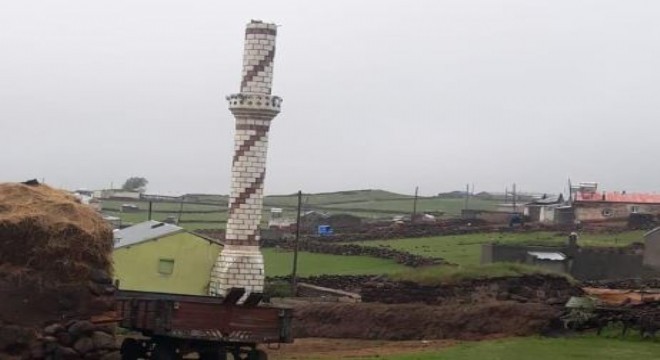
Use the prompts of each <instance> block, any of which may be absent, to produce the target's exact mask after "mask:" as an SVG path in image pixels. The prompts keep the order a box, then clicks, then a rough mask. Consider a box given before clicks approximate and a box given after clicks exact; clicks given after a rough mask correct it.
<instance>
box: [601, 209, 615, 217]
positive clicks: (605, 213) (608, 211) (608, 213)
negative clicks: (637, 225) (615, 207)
mask: <svg viewBox="0 0 660 360" xmlns="http://www.w3.org/2000/svg"><path fill="white" fill-rule="evenodd" d="M602 214H603V216H605V217H610V216H612V214H613V213H612V209H603V211H602Z"/></svg>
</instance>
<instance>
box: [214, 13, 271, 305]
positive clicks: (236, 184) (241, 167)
mask: <svg viewBox="0 0 660 360" xmlns="http://www.w3.org/2000/svg"><path fill="white" fill-rule="evenodd" d="M276 34H277V26H276V25H275V24H265V23H262V22H261V21H254V20H253V21H252V22H250V23H249V24H248V25H247V28H246V29H245V50H244V51H243V77H242V81H241V92H240V93H238V94H234V95H229V96H227V100H228V101H229V110H231V112H232V114H234V117H235V118H236V133H235V135H234V157H233V159H232V169H231V194H230V198H229V220H228V221H227V231H226V236H225V246H224V248H223V250H222V252H221V253H220V256H219V257H218V259H217V260H216V263H215V266H214V267H213V272H212V274H211V282H210V284H209V293H210V294H211V295H216V296H218V295H219V296H223V295H225V294H226V292H227V290H228V289H229V288H232V287H242V288H245V289H246V291H247V292H248V293H250V292H261V291H263V284H264V261H263V256H262V255H261V251H260V250H259V223H260V222H261V210H262V204H263V188H264V178H265V175H266V151H267V149H268V130H269V128H270V122H271V121H272V120H273V118H275V116H276V115H277V114H278V113H279V112H280V103H281V102H282V99H281V98H279V97H277V96H272V95H271V85H272V82H273V58H274V56H275V36H276Z"/></svg>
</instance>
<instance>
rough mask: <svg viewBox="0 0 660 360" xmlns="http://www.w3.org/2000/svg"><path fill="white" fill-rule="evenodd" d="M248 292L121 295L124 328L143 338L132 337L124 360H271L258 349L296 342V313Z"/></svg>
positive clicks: (125, 342)
mask: <svg viewBox="0 0 660 360" xmlns="http://www.w3.org/2000/svg"><path fill="white" fill-rule="evenodd" d="M244 295H245V290H244V289H242V288H233V289H231V290H230V291H229V293H228V294H227V296H225V297H214V296H195V295H176V294H164V293H154V292H142V291H126V290H119V291H118V292H117V293H116V299H117V313H118V316H119V326H120V327H122V328H125V329H127V330H129V331H131V332H134V333H141V335H142V336H137V337H135V336H134V337H126V338H125V339H124V340H123V342H122V345H121V355H122V359H123V360H137V359H154V360H178V359H182V358H183V356H185V355H188V354H191V353H197V354H198V355H199V359H201V360H226V359H227V355H231V358H232V359H234V360H238V359H241V360H267V359H268V356H267V354H266V353H265V352H264V351H263V350H261V349H257V345H258V344H267V345H269V346H279V344H282V343H292V342H293V337H292V335H291V319H292V317H293V311H292V309H290V308H284V307H275V306H272V305H269V304H261V300H262V298H263V295H262V294H258V293H251V294H250V295H249V296H248V297H247V298H246V299H245V301H243V302H242V303H240V304H239V300H240V299H241V298H242V297H243V296H244Z"/></svg>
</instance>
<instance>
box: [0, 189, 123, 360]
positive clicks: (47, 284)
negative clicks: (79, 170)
mask: <svg viewBox="0 0 660 360" xmlns="http://www.w3.org/2000/svg"><path fill="white" fill-rule="evenodd" d="M111 255H112V231H111V229H110V228H109V227H108V226H107V225H106V224H105V222H104V220H103V219H102V218H101V216H100V215H99V214H98V213H97V212H96V211H94V210H93V209H92V208H90V207H88V206H86V205H83V204H81V203H80V202H79V201H78V200H77V199H76V198H75V197H74V196H72V195H70V194H68V193H66V192H64V191H60V190H55V189H53V188H50V187H48V186H45V185H40V184H38V183H36V182H30V183H29V184H28V183H24V184H15V183H7V184H0V359H35V360H37V359H103V360H117V359H120V358H121V356H120V355H119V352H118V351H117V348H116V341H115V327H114V326H113V325H112V324H107V322H108V319H110V320H109V321H112V320H111V319H112V318H113V317H112V314H113V312H112V311H113V310H114V307H115V303H114V291H115V289H114V287H113V286H112V277H111V274H112V271H111V270H112V258H111Z"/></svg>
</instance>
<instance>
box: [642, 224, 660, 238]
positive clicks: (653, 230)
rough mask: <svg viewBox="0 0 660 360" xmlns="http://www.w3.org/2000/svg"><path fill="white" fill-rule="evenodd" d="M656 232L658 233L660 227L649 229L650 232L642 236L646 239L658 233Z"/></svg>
mask: <svg viewBox="0 0 660 360" xmlns="http://www.w3.org/2000/svg"><path fill="white" fill-rule="evenodd" d="M658 231H660V226H659V227H657V228H654V229H651V230H649V231H647V232H646V233H645V234H644V237H648V236H650V235H653V234H655V233H656V232H658Z"/></svg>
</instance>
